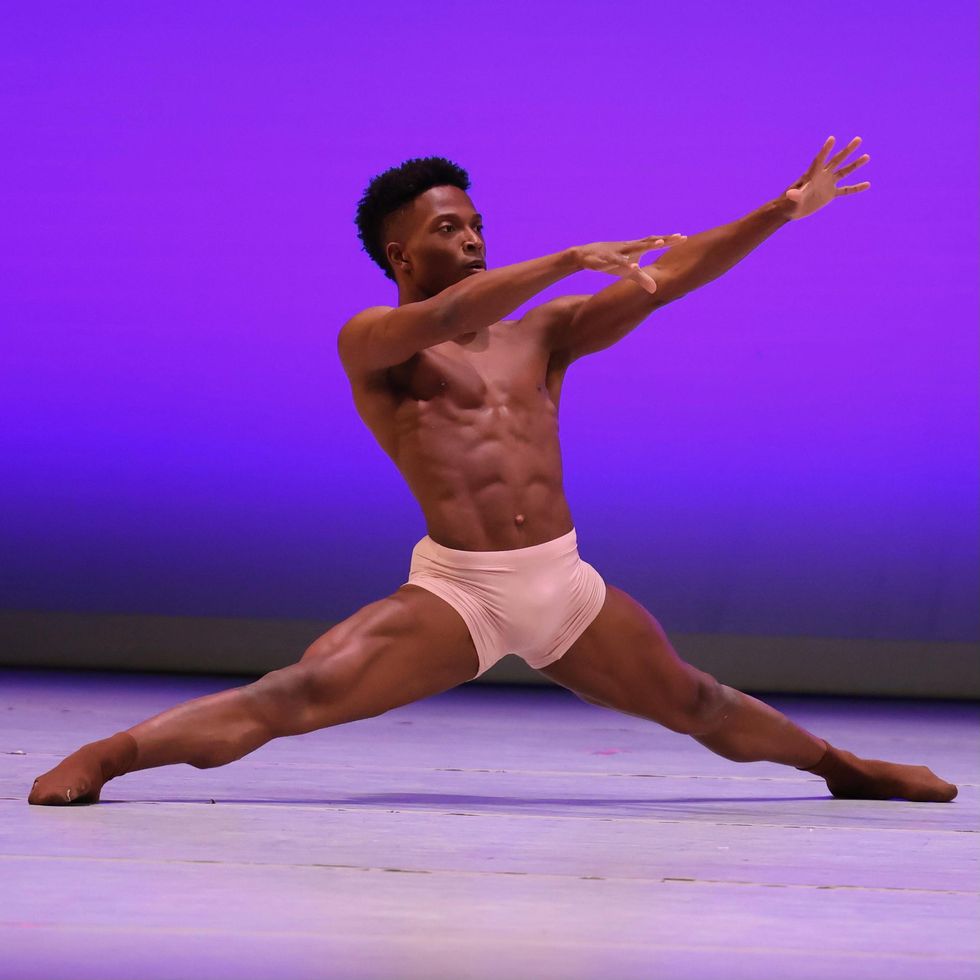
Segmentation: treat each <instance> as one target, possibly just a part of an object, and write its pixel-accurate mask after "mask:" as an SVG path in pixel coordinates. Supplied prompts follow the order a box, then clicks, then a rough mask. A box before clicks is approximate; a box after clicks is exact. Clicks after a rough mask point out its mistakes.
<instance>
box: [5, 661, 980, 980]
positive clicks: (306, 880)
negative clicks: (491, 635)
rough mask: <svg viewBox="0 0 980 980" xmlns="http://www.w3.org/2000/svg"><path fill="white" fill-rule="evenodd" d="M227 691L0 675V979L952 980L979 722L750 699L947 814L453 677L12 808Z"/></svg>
mask: <svg viewBox="0 0 980 980" xmlns="http://www.w3.org/2000/svg"><path fill="white" fill-rule="evenodd" d="M248 680H250V678H227V677H201V676H177V675H162V674H153V675H147V674H142V675H141V674H107V673H68V672H57V671H50V672H49V671H22V670H3V671H0V713H2V714H0V717H2V718H3V720H4V725H3V726H2V744H0V751H2V755H0V759H2V766H0V807H2V810H0V814H2V819H0V881H2V888H0V977H2V978H5V980H6V978H10V980H13V978H17V980H35V978H36V980H41V978H43V980H62V978H65V980H68V978H70V980H117V978H118V980H134V978H139V980H163V978H166V980H183V978H187V980H201V978H208V977H212V978H221V977H235V978H239V980H251V978H255V980H260V978H261V980H270V978H271V980H292V978H303V980H307V978H317V977H332V978H342V980H348V978H352V980H353V978H379V980H382V978H383V980H402V978H412V980H443V978H447V980H463V978H465V980H471V978H472V980H478V978H480V980H482V978H488V980H489V978H507V980H550V978H555V980H558V978H561V980H569V978H574V980H586V978H596V980H600V978H601V980H626V978H634V977H636V978H640V977H643V978H649V977H657V976H662V977H666V978H670V980H686V978H691V980H715V978H717V980H742V978H744V980H758V978H759V977H771V978H774V980H784V978H786V980H788V978H792V980H809V978H813V980H827V978H838V977H839V978H841V980H845V978H846V980H904V978H916V980H921V978H923V977H941V978H942V980H960V978H963V980H967V978H969V980H975V978H976V977H977V976H978V971H980V955H978V954H980V943H978V935H980V931H978V930H977V924H978V921H980V916H978V913H980V901H978V885H980V876H978V864H980V862H978V858H980V848H978V837H977V833H978V829H980V822H978V810H980V806H978V802H980V794H978V782H980V771H978V770H980V751H978V749H980V725H978V721H980V708H978V706H977V705H976V704H972V703H953V702H931V703H930V702H911V701H873V700H846V699H828V698H785V697H779V698H777V697H767V698H766V700H768V701H770V703H773V704H775V705H776V706H777V707H779V708H780V709H781V710H783V711H785V712H786V713H787V714H789V715H790V716H791V717H792V718H794V719H795V720H796V721H798V722H799V723H801V724H802V725H804V727H807V728H809V729H810V730H811V731H814V732H815V733H816V734H818V735H823V736H824V737H826V738H827V739H829V740H830V741H831V742H833V743H834V744H836V745H838V746H840V747H842V748H847V749H850V750H852V751H854V752H856V753H858V754H859V755H864V756H870V757H873V758H886V759H891V760H893V761H899V762H911V763H924V764H926V765H928V766H930V767H932V768H933V769H934V770H935V771H936V772H937V773H939V775H941V776H943V777H944V778H946V779H949V780H950V781H952V782H955V783H958V784H959V787H960V794H959V797H958V798H957V799H956V800H955V801H954V802H953V803H948V804H928V803H904V802H891V801H889V802H875V801H842V800H834V799H832V798H831V797H830V796H829V795H828V793H827V791H826V787H825V785H824V783H823V781H822V780H819V779H817V778H816V777H813V776H810V775H808V774H806V773H800V772H796V771H795V770H792V769H787V768H785V767H783V766H777V765H771V764H768V763H752V764H748V765H738V764H736V763H732V762H728V761H726V760H725V759H721V758H718V757H717V756H714V755H712V754H711V753H710V752H708V751H707V750H706V749H704V748H702V747H701V746H700V745H698V744H697V743H696V742H694V741H693V740H691V739H688V738H686V737H684V736H681V735H676V734H674V733H672V732H669V731H667V730H665V729H662V728H659V727H658V726H656V725H654V724H652V723H649V722H644V721H641V720H640V719H637V718H632V717H629V716H626V715H619V714H616V713H614V712H611V711H606V710H604V709H600V708H597V707H593V706H590V705H587V704H584V703H582V702H580V701H578V700H577V699H576V698H574V697H573V696H572V695H571V694H568V693H567V692H565V691H563V690H559V689H557V688H519V687H493V686H490V685H466V686H464V687H461V688H457V689H456V690H454V691H451V692H448V693H447V694H444V695H440V696H438V697H434V698H430V699H428V700H426V701H423V702H419V703H417V704H413V705H409V706H406V707H404V708H399V709H397V710H395V711H392V712H389V713H388V714H385V715H382V716H380V717H377V718H371V719H367V720H364V721H359V722H354V723H352V724H348V725H344V726H340V727H337V728H332V729H327V730H325V731H320V732H315V733H312V734H309V735H303V736H300V737H298V738H292V739H280V740H277V741H274V742H271V743H269V744H268V745H266V746H264V747H263V748H261V749H259V750H258V751H257V752H255V753H253V754H252V755H250V756H247V757H246V758H245V759H242V760H240V761H238V762H235V763H232V764H231V765H229V766H225V767H222V768H220V769H210V770H198V769H194V768H193V767H191V766H189V765H180V766H170V767H167V768H163V769H153V770H147V771H143V772H136V773H132V774H130V775H127V776H123V777H121V778H119V779H117V780H114V781H113V782H110V783H109V784H108V785H107V786H106V787H105V789H104V791H103V802H102V804H100V805H97V806H88V807H64V808H62V807H32V806H28V805H27V803H26V796H27V793H28V790H29V789H30V786H31V783H32V781H33V779H34V777H35V776H37V775H39V774H40V773H41V772H43V771H45V770H47V769H49V768H51V766H53V765H54V764H55V763H56V762H57V761H58V760H60V759H61V758H62V757H63V756H64V755H65V754H67V753H68V752H70V751H72V750H73V749H75V748H77V747H78V746H79V745H81V744H82V743H84V742H87V741H91V740H93V739H95V738H101V737H103V736H106V735H109V734H111V733H112V732H115V731H118V730H119V729H121V728H126V727H129V726H130V725H133V724H135V723H136V722H137V721H140V720H142V719H143V718H145V717H147V716H149V715H151V714H155V713H156V712H158V711H161V710H163V709H164V708H167V707H170V706H171V705H173V704H176V703H177V702H179V701H184V700H187V699H188V698H191V697H197V696H199V695H202V694H207V693H210V692H213V691H217V690H222V689H224V688H227V687H234V686H238V685H240V684H243V683H247V682H248Z"/></svg>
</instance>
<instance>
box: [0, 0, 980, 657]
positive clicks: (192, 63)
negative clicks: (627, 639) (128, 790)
mask: <svg viewBox="0 0 980 980" xmlns="http://www.w3.org/2000/svg"><path fill="white" fill-rule="evenodd" d="M330 9H332V8H330V7H329V6H328V5H324V4H320V3H309V4H290V3H286V4H277V5H274V6H273V5H269V4H244V3H240V2H235V3H232V2H227V3H204V4H198V5H193V7H192V5H186V4H177V5H174V4H148V3H141V4H135V5H134V4H121V3H99V4H97V5H94V12H92V11H82V12H80V11H79V8H78V7H77V6H69V5H54V4H45V5H43V10H42V9H39V7H38V6H35V5H28V6H27V7H24V8H23V10H22V11H19V12H16V13H14V12H12V10H10V9H8V10H6V11H5V14H4V24H3V26H2V29H0V45H2V49H3V50H2V70H3V89H4V99H3V102H2V109H0V112H2V139H3V146H4V149H3V152H2V162H3V167H2V173H3V181H2V189H0V194H2V200H3V208H2V210H3V215H4V217H3V225H4V230H3V234H2V236H0V242H2V245H0V248H2V251H3V254H2V261H3V269H2V282H0V299H2V315H3V319H4V336H5V341H4V345H3V358H2V378H0V380H2V404H0V411H2V416H3V426H2V445H0V449H2V458H3V469H4V472H3V479H2V481H0V495H2V496H0V504H2V512H3V530H2V540H0V546H2V561H0V576H2V579H0V585H2V590H3V600H2V601H3V606H4V607H5V608H8V609H59V610H85V611H101V612H147V613H173V614H188V615H193V614H201V615H224V616H238V615H242V616H285V617H293V616H297V617H311V618H323V619H341V618H344V617H346V616H348V615H350V614H351V613H352V612H353V611H354V610H355V609H356V608H358V607H359V606H361V605H363V604H364V603H366V602H368V601H371V600H373V599H376V598H379V597H381V596H382V595H385V594H387V593H389V592H390V591H392V590H394V589H395V588H396V587H397V586H398V585H399V584H401V583H402V582H404V581H405V580H406V578H407V574H408V563H409V555H410V551H411V548H412V545H413V544H414V543H415V542H416V541H417V540H418V538H420V537H421V536H422V535H423V534H424V533H425V526H424V523H423V521H422V518H421V514H420V513H419V511H418V508H417V505H416V504H415V502H414V500H413V499H412V497H411V495H410V494H409V492H408V490H407V488H406V487H405V486H404V485H403V483H402V481H401V478H400V477H399V475H398V473H397V472H396V470H395V469H394V467H393V466H392V464H391V462H390V461H389V460H388V458H387V457H386V456H384V454H383V453H382V451H381V450H380V448H378V447H377V446H376V445H375V443H374V441H373V439H372V437H371V436H370V434H369V433H368V431H367V430H366V429H365V428H364V427H363V425H362V423H361V422H360V421H359V419H358V418H357V416H356V414H355V412H354V408H353V405H352V403H351V400H350V393H349V389H348V386H347V382H346V378H345V376H344V374H343V371H342V369H341V367H340V365H339V363H338V361H337V359H336V353H335V336H336V332H337V330H338V328H339V327H340V325H341V324H342V323H343V322H344V320H345V319H346V318H347V317H349V316H350V315H351V314H352V313H354V312H355V311H356V310H358V309H360V308H362V307H364V306H368V305H372V304H376V303H394V302H396V294H395V290H394V287H393V285H392V284H391V283H390V282H389V281H388V280H387V279H385V278H384V277H383V276H382V274H381V272H380V271H379V270H377V268H376V267H375V266H374V265H373V264H372V263H371V262H370V260H369V259H368V258H367V256H366V255H365V254H364V253H363V252H362V251H361V250H360V243H359V241H358V240H357V237H356V234H355V228H354V224H353V216H354V209H355V205H356V202H357V199H358V197H359V196H360V194H361V192H362V191H363V189H364V187H365V185H366V183H367V181H368V180H369V179H370V178H371V177H372V176H373V175H375V174H376V173H379V172H380V171H381V170H384V169H386V168H387V167H389V166H392V165H395V164H397V163H400V162H401V161H402V160H404V159H406V158H408V157H411V156H419V155H426V154H439V155H444V156H448V157H449V158H450V159H453V160H455V161H456V162H458V163H459V164H460V165H461V166H463V167H465V168H467V169H468V170H469V171H470V175H471V177H472V180H473V186H472V188H471V195H472V197H473V199H474V201H475V203H476V205H477V207H478V209H480V210H481V211H482V212H483V213H484V215H485V216H486V234H487V236H488V252H489V258H490V262H491V265H501V264H506V263H509V262H515V261H520V260H524V259H528V258H532V257H535V256H538V255H541V254H545V253H548V252H553V251H556V250H558V249H560V248H563V247H565V246H568V245H572V244H576V243H581V242H586V241H592V240H597V239H624V238H633V237H638V236H640V235H645V234H650V233H654V232H656V233H660V232H668V233H669V232H675V231H682V232H687V233H694V232H696V231H700V230H703V229H705V228H708V227H713V226H715V225H718V224H722V223H725V222H728V221H731V220H733V219H735V218H737V217H740V216H741V215H743V214H745V213H747V212H748V211H750V210H752V209H754V208H756V207H757V206H759V205H761V204H762V203H764V202H765V201H766V200H768V199H770V198H772V197H774V196H775V195H777V194H778V193H780V192H781V191H782V190H783V188H785V187H786V186H787V185H788V184H789V183H791V182H792V181H793V180H795V179H796V177H797V176H799V174H800V173H801V172H802V171H803V169H804V168H805V167H806V165H807V164H808V163H809V161H810V160H811V159H812V157H813V155H814V154H815V153H816V152H817V150H818V149H819V147H820V145H821V143H822V142H823V141H824V139H825V138H826V137H827V136H828V135H830V134H834V135H835V136H836V137H837V139H838V143H839V145H842V144H843V143H844V142H846V141H847V140H848V139H850V137H851V136H854V135H860V136H862V137H863V138H864V144H863V146H862V147H861V151H867V152H869V153H870V154H871V157H872V159H871V162H870V164H868V165H867V166H866V167H864V168H861V169H860V170H859V171H857V172H856V173H855V174H854V175H853V179H848V181H847V182H850V183H855V182H858V181H859V180H863V179H869V180H871V181H872V188H871V190H869V191H867V192H865V193H862V194H858V195H856V196H854V197H851V198H843V199H839V200H837V201H836V202H834V203H832V204H831V205H830V206H829V207H828V208H826V209H825V210H823V211H821V212H819V213H818V214H817V215H815V216H813V217H812V218H808V219H806V220H804V221H801V222H794V223H793V224H792V225H789V226H787V227H786V228H784V229H782V230H781V231H779V232H777V233H776V234H775V235H774V236H773V237H772V238H770V239H769V240H768V241H767V242H765V243H764V244H763V245H762V246H760V248H759V249H758V250H757V251H755V252H754V253H752V254H751V255H750V256H749V257H748V258H747V259H746V260H745V261H744V262H743V263H742V264H741V265H739V266H737V267H736V268H735V269H733V270H732V271H731V272H729V273H728V274H727V275H726V276H724V277H722V278H721V279H720V280H718V281H716V282H714V283H712V284H710V285H709V286H707V287H705V288H704V289H702V290H700V291H698V292H695V293H693V294H691V295H689V296H688V297H686V298H685V299H682V300H680V301H679V302H677V303H675V304H673V305H672V306H670V307H668V308H666V309H664V310H662V311H660V312H658V313H656V314H654V315H653V316H652V317H651V318H650V319H649V320H647V322H646V323H645V324H643V325H641V326H640V327H639V328H638V329H637V330H636V331H634V333H633V334H631V335H630V336H629V337H628V338H626V339H625V340H624V341H622V342H621V343H620V344H619V345H617V346H615V347H613V348H611V349H609V350H607V351H605V352H601V353H599V354H596V355H593V356H592V357H589V358H586V359H583V360H582V361H580V362H578V363H577V364H576V365H575V366H573V368H572V369H571V370H570V372H569V374H568V377H567V380H566V386H565V393H564V397H563V402H562V434H563V439H564V458H565V467H566V487H567V491H568V495H569V500H570V504H571V506H572V511H573V514H574V515H575V521H576V526H577V528H578V532H579V542H580V549H581V551H582V554H583V557H584V558H586V560H588V561H590V562H592V564H594V565H595V566H596V567H597V568H598V569H599V571H600V572H601V573H602V574H603V576H604V577H605V578H606V579H607V581H609V582H612V583H614V584H616V585H619V586H621V587H622V588H625V589H627V590H628V591H630V592H631V593H632V594H634V595H635V596H636V597H637V598H638V599H640V601H642V602H643V603H644V604H646V605H647V606H648V607H649V608H650V610H651V611H652V612H653V613H654V614H655V615H656V616H657V617H658V618H659V619H660V620H661V622H662V623H663V624H664V626H665V627H666V628H668V629H670V630H679V631H734V632H754V633H785V634H816V635H827V636H863V637H894V638H909V639H935V640H937V641H938V640H971V639H975V638H976V637H977V634H978V629H977V623H978V615H977V594H978V585H980V583H978V562H977V557H978V554H977V550H978V549H977V545H978V504H977V501H978V486H977V482H978V480H977V471H978V467H977V453H978V433H977V417H978V412H977V361H978V351H977V289H978V286H977V261H976V260H977V227H978V207H977V119H978V105H977V102H978V96H977V92H978V85H977V81H978V79H977V34H978V31H977V28H978V24H977V6H976V4H975V3H974V2H969V3H967V2H952V3H948V4H943V5H938V6H935V5H929V4H926V3H925V2H915V3H911V2H905V3H896V4H892V5H882V4H880V3H869V2H856V3H849V4H848V5H847V7H846V9H837V8H835V9H831V10H828V11H827V12H826V13H825V14H821V15H819V16H814V13H813V12H812V11H805V10H802V9H800V10H797V9H794V8H793V7H792V6H787V5H786V4H784V3H774V2H772V3H770V2H758V3H754V4H751V5H734V4H729V3H721V2H719V3H705V2H693V3H690V2H689V3H685V4H681V5H673V6H671V7H670V8H665V7H664V6H663V5H653V6H650V5H646V6H644V5H628V6H625V7H617V8H614V7H611V6H609V5H605V4H596V3H581V2H568V0H564V2H562V3H535V4H525V3H521V4H517V3H513V2H505V3H495V4H492V5H485V4H452V3H451V4H443V5H440V6H439V7H438V8H432V10H433V12H431V13H429V12H428V10H429V8H422V9H424V10H425V11H426V12H425V13H420V12H419V8H417V7H409V8H406V7H405V6H404V5H403V4H394V3H390V4H388V3H385V4H379V3H365V4H358V5H353V6H350V5H348V6H346V7H345V8H344V12H343V13H342V14H338V13H329V12H328V11H329V10H330ZM24 11H26V12H24ZM650 258H652V256H650ZM611 281H612V280H611V279H610V278H608V277H605V276H603V275H600V274H597V273H595V274H592V273H590V274H579V275H578V276H575V277H571V278H569V279H566V280H564V281H562V282H561V283H558V284H557V285H556V286H555V287H553V288H552V289H550V290H548V291H547V292H546V293H544V294H542V295H541V296H540V297H539V298H537V299H536V300H535V301H534V302H535V303H536V302H539V301H540V300H542V299H544V298H547V297H549V296H552V295H557V294H561V293H563V292H570V293H580V292H589V291H595V290H598V289H600V288H602V287H603V286H604V285H606V284H607V283H608V282H611ZM530 305H533V304H528V306H530ZM526 308H528V307H527V306H526V307H522V311H523V310H524V309H526Z"/></svg>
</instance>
